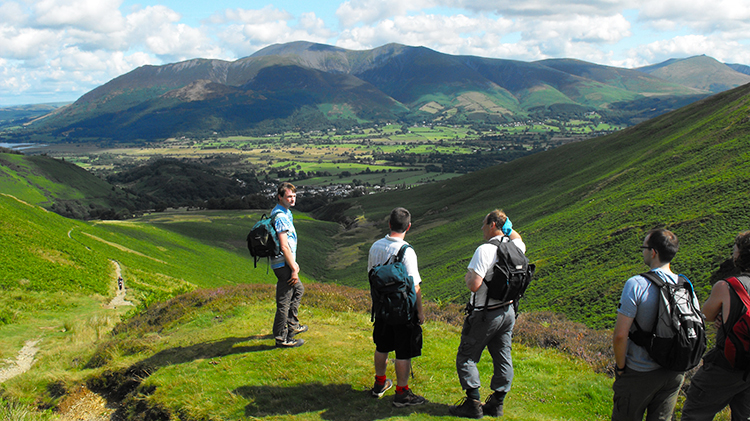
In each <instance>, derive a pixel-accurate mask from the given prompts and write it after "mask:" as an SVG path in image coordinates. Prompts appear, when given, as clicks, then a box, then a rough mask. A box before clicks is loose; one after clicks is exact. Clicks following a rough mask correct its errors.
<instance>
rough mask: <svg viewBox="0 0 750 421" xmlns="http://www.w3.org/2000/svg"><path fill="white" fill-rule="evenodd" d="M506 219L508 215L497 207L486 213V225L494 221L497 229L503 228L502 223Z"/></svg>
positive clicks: (503, 223)
mask: <svg viewBox="0 0 750 421" xmlns="http://www.w3.org/2000/svg"><path fill="white" fill-rule="evenodd" d="M507 220H508V216H507V215H506V214H505V212H503V211H501V210H499V209H495V210H493V211H492V212H490V213H489V214H488V215H487V225H489V224H491V223H493V222H494V223H495V227H497V229H499V230H502V229H503V225H505V221H507Z"/></svg>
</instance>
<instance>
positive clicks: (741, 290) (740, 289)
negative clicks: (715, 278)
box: [726, 276, 750, 309]
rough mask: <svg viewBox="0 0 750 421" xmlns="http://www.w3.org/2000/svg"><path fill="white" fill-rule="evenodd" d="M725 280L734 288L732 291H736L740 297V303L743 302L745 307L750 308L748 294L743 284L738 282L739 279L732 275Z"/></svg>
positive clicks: (749, 295) (749, 296)
mask: <svg viewBox="0 0 750 421" xmlns="http://www.w3.org/2000/svg"><path fill="white" fill-rule="evenodd" d="M726 281H727V283H728V284H729V285H730V286H731V287H732V289H734V292H736V293H737V295H738V296H739V297H740V300H742V303H743V304H745V307H747V308H748V309H750V294H748V293H747V290H746V289H745V285H743V284H742V282H740V280H739V279H737V278H736V277H734V276H732V277H731V278H727V280H726Z"/></svg>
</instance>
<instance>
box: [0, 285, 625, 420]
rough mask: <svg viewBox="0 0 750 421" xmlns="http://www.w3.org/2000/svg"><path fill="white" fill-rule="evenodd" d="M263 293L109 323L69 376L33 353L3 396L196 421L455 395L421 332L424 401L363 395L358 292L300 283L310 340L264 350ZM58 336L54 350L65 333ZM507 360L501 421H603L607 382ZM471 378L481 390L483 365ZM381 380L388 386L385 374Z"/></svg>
mask: <svg viewBox="0 0 750 421" xmlns="http://www.w3.org/2000/svg"><path fill="white" fill-rule="evenodd" d="M272 294H273V287H272V286H270V285H246V286H241V287H229V288H221V289H213V290H199V291H196V292H195V293H191V294H187V295H184V296H180V297H177V298H175V299H173V300H170V301H168V302H165V303H161V304H156V305H154V306H152V307H151V308H149V309H148V311H145V312H142V313H141V314H139V315H137V316H135V317H132V318H130V319H129V320H128V321H127V322H125V323H122V324H120V325H118V326H117V327H116V328H115V331H114V333H113V334H112V335H108V336H106V337H105V338H103V340H101V341H99V345H98V347H96V348H93V347H89V348H88V349H85V350H83V351H82V352H81V353H80V354H79V355H77V361H78V363H77V366H75V367H65V364H62V365H63V367H60V365H61V364H60V363H61V362H64V361H65V360H67V359H69V358H70V355H66V354H64V353H63V354H62V355H60V353H54V352H44V353H43V354H42V356H41V357H40V359H39V361H38V362H37V365H38V367H39V370H32V371H30V372H28V373H27V374H24V375H22V376H19V377H16V378H14V379H12V380H10V381H8V382H6V383H5V384H4V387H5V388H6V390H7V391H8V392H9V393H10V394H11V395H12V396H20V397H22V398H24V397H25V398H26V399H31V398H33V397H37V399H39V396H40V395H41V396H42V398H43V399H44V400H45V401H47V402H50V403H54V402H59V399H55V398H53V397H52V396H50V395H51V394H52V393H51V392H50V391H49V390H50V388H47V391H46V392H44V390H45V388H44V386H45V383H47V382H49V377H50V376H55V377H56V378H58V379H61V381H60V382H59V383H57V386H56V388H57V389H69V390H72V389H73V386H72V385H74V384H76V383H80V382H85V383H86V384H87V385H88V387H89V388H91V389H92V390H95V391H98V392H101V393H104V394H106V395H108V396H110V398H112V399H115V400H118V401H120V400H121V401H122V408H123V409H122V415H127V416H128V417H130V418H128V419H144V418H143V417H145V419H165V420H166V419H170V418H167V417H168V416H172V417H173V418H171V419H178V418H176V417H180V418H179V419H185V420H206V421H208V420H223V421H229V420H242V419H247V418H248V417H251V418H253V419H306V420H324V419H337V420H363V419H364V420H375V419H402V417H404V416H409V418H413V419H441V418H444V417H445V416H447V414H448V409H447V406H448V405H450V404H453V403H454V402H455V401H456V400H457V399H458V398H460V397H461V395H462V391H461V389H460V385H459V383H458V381H457V380H456V377H455V376H456V375H455V350H456V347H457V346H458V339H459V336H460V335H459V328H458V327H457V326H454V325H449V324H446V323H439V322H429V323H427V324H426V325H425V345H424V350H423V356H422V357H419V358H417V359H415V362H414V378H413V379H412V380H411V381H410V384H411V386H412V387H413V388H414V390H415V391H417V392H418V393H420V394H423V395H424V396H426V397H427V398H428V399H429V400H430V403H429V404H427V405H425V406H422V407H417V408H413V409H404V410H398V409H394V408H392V407H391V404H390V400H391V396H392V394H393V391H391V392H388V393H387V395H386V397H385V398H383V400H374V399H372V398H371V397H369V396H368V394H367V389H368V388H369V387H370V386H371V384H372V375H373V374H372V370H373V369H372V351H373V345H372V343H371V337H370V331H371V325H370V322H369V317H368V316H367V314H366V313H365V312H363V311H362V310H363V307H364V306H363V305H362V303H361V302H362V301H363V300H364V299H366V295H365V294H366V293H364V292H362V291H359V290H347V289H345V288H341V287H331V286H321V285H319V284H311V285H308V290H307V293H306V299H305V305H304V306H303V307H302V309H301V310H302V311H301V318H302V319H303V320H304V321H305V322H306V323H308V324H309V325H310V326H311V330H310V331H309V332H307V333H305V334H304V338H305V339H306V340H307V344H306V345H305V346H304V347H302V348H298V349H293V350H278V349H275V348H274V347H273V346H272V345H273V339H272V337H271V335H270V320H271V319H270V317H271V315H272V314H273V308H274V303H273V300H272ZM352 307H354V308H353V309H352ZM58 336H59V338H57V341H58V342H62V343H65V335H64V334H58ZM70 336H72V334H69V335H68V337H70ZM52 340H53V339H50V340H49V341H50V342H51V341H52ZM513 356H514V359H515V376H516V377H515V383H514V389H513V392H512V393H511V394H510V395H509V398H508V401H507V407H506V415H505V419H509V420H587V421H588V420H600V419H601V420H603V419H607V416H608V413H609V411H610V405H611V404H610V402H611V390H610V386H611V379H608V378H607V377H606V376H605V375H602V374H595V373H594V372H593V371H592V370H591V368H590V367H588V366H586V365H585V364H584V363H582V362H580V361H578V360H576V359H572V358H570V357H566V356H564V355H562V354H560V353H558V352H556V351H552V350H540V349H537V348H529V347H526V346H523V345H517V346H515V347H514V350H513ZM60 360H62V361H60ZM45 369H46V372H45ZM480 370H481V371H482V372H483V373H484V376H483V379H485V381H488V373H490V372H491V362H490V359H489V358H486V359H484V360H483V361H482V362H481V363H480ZM388 375H389V377H392V376H394V373H393V368H392V366H391V367H389V371H388ZM35 386H36V387H35ZM34 389H36V390H34ZM481 392H482V394H483V395H486V394H488V393H489V390H488V389H487V388H486V387H485V388H484V389H482V391H481Z"/></svg>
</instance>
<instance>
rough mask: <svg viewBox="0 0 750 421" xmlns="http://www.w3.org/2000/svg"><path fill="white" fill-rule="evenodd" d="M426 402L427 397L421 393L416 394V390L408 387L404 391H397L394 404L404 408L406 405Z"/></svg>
mask: <svg viewBox="0 0 750 421" xmlns="http://www.w3.org/2000/svg"><path fill="white" fill-rule="evenodd" d="M425 402H427V399H425V398H423V397H421V396H419V395H415V394H414V392H412V391H411V389H406V391H404V393H401V394H398V393H396V394H395V395H394V396H393V406H395V407H396V408H403V407H405V406H414V405H422V404H423V403H425Z"/></svg>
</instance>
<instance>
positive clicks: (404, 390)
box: [396, 384, 409, 395]
mask: <svg viewBox="0 0 750 421" xmlns="http://www.w3.org/2000/svg"><path fill="white" fill-rule="evenodd" d="M407 390H409V385H408V384H407V385H406V386H403V387H401V386H396V393H398V394H399V395H400V394H402V393H404V392H406V391H407Z"/></svg>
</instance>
